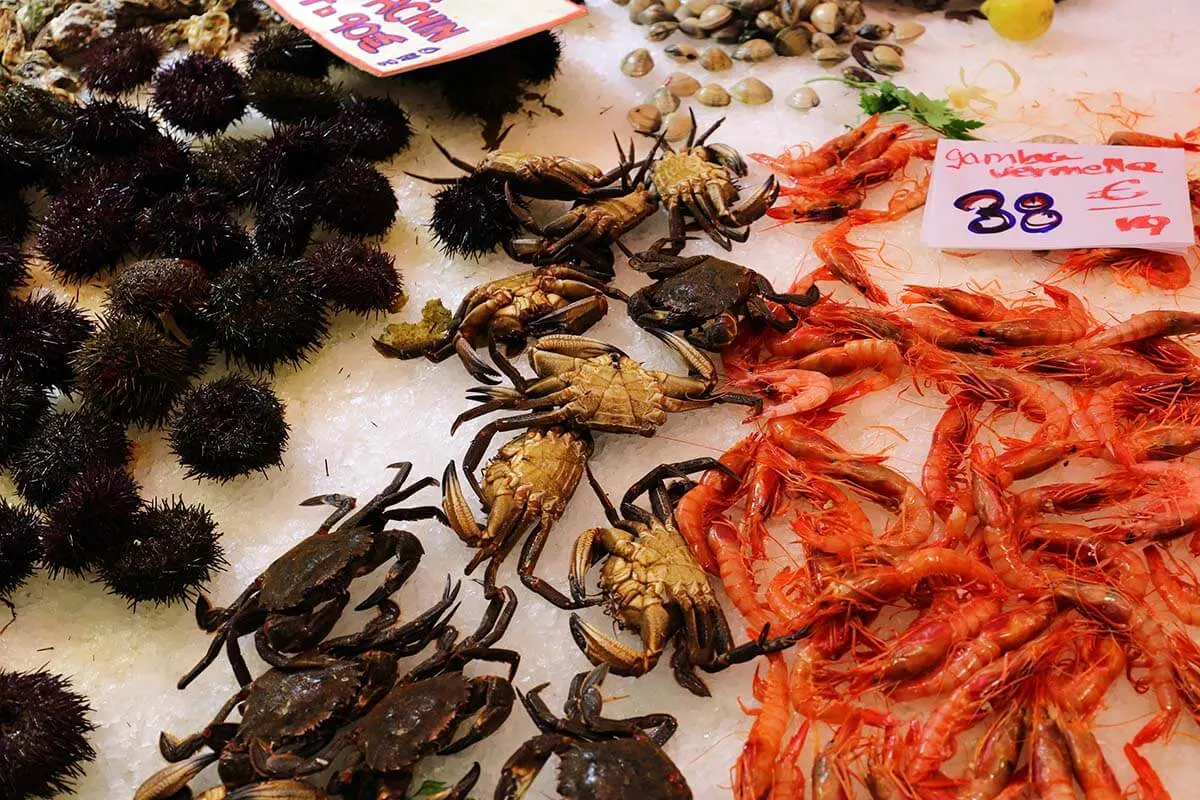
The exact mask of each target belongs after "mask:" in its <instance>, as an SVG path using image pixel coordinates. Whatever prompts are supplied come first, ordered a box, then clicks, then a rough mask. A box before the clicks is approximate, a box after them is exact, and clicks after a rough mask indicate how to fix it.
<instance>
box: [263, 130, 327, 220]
mask: <svg viewBox="0 0 1200 800" xmlns="http://www.w3.org/2000/svg"><path fill="white" fill-rule="evenodd" d="M333 160H334V159H333V147H332V143H331V141H330V137H329V131H328V128H327V126H324V125H320V124H314V123H311V122H298V123H293V124H290V125H281V126H279V127H278V128H276V129H275V133H274V135H272V136H271V137H270V138H268V139H266V140H265V141H263V143H262V145H261V146H260V147H259V148H258V149H257V150H256V151H255V153H254V154H253V156H252V157H251V158H250V161H249V163H248V165H247V168H246V171H245V174H244V176H243V182H242V192H243V194H244V195H245V196H246V197H247V198H248V199H250V200H251V201H253V202H254V203H255V204H257V205H260V206H261V205H262V204H264V203H265V202H268V200H269V198H270V195H272V194H273V193H274V192H276V191H278V190H279V189H281V188H283V187H285V186H296V185H298V184H307V183H308V182H310V181H313V180H315V178H316V177H317V175H319V174H320V173H321V171H322V170H323V169H325V168H326V167H327V166H328V165H330V164H331V163H333Z"/></svg>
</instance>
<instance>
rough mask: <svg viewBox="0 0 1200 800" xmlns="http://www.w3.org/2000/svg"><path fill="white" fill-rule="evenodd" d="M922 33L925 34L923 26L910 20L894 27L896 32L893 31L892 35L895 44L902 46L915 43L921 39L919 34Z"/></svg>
mask: <svg viewBox="0 0 1200 800" xmlns="http://www.w3.org/2000/svg"><path fill="white" fill-rule="evenodd" d="M923 33H925V26H924V25H922V24H921V23H919V22H913V21H912V20H905V21H904V22H901V23H900V24H899V25H897V26H896V30H895V31H894V34H893V35H894V36H895V37H896V41H897V42H900V43H901V44H904V43H906V42H915V41H916V40H917V39H919V38H921V34H923Z"/></svg>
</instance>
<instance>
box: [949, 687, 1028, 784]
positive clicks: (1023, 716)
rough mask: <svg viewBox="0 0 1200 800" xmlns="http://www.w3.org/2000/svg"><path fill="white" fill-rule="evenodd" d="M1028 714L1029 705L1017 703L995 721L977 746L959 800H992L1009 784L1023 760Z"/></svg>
mask: <svg viewBox="0 0 1200 800" xmlns="http://www.w3.org/2000/svg"><path fill="white" fill-rule="evenodd" d="M1029 716H1030V714H1029V708H1028V706H1016V707H1015V708H1010V709H1009V710H1008V711H1006V712H1005V713H1004V714H1003V715H1001V716H1000V718H999V719H997V720H996V721H995V722H993V723H992V725H991V727H989V728H988V730H987V732H986V733H985V734H984V735H983V738H982V739H980V740H979V744H978V745H977V746H976V748H975V754H974V755H973V756H972V757H971V763H970V766H969V767H968V768H967V782H966V784H965V785H964V786H963V787H962V788H961V789H959V791H958V794H957V795H955V798H956V800H992V798H994V797H996V796H997V795H998V794H1000V792H1002V791H1003V790H1004V787H1005V786H1008V784H1009V781H1011V780H1012V776H1013V773H1014V772H1016V770H1017V762H1018V761H1020V760H1021V750H1022V748H1023V747H1024V746H1025V737H1026V735H1027V734H1028V732H1029Z"/></svg>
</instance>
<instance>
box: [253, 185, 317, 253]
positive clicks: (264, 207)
mask: <svg viewBox="0 0 1200 800" xmlns="http://www.w3.org/2000/svg"><path fill="white" fill-rule="evenodd" d="M313 197H314V192H313V189H312V187H311V186H308V185H306V184H293V185H286V186H281V187H279V188H278V189H275V190H274V191H272V192H271V193H270V194H269V195H268V196H267V198H266V199H265V200H264V201H262V202H260V203H257V204H256V206H255V213H254V250H255V252H256V253H258V254H259V255H265V256H274V257H275V258H298V257H299V256H300V254H301V253H303V252H304V248H305V247H307V246H308V241H309V238H310V237H311V236H312V232H313V228H314V227H316V224H317V204H316V203H315V202H314V200H313Z"/></svg>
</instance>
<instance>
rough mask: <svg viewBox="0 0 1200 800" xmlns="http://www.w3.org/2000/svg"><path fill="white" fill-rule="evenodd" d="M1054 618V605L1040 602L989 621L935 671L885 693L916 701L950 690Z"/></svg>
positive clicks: (1029, 639)
mask: <svg viewBox="0 0 1200 800" xmlns="http://www.w3.org/2000/svg"><path fill="white" fill-rule="evenodd" d="M1054 615H1055V608H1054V603H1053V602H1052V601H1050V600H1039V601H1038V602H1036V603H1030V604H1028V605H1024V606H1019V607H1017V608H1014V609H1012V610H1011V611H1007V612H1005V613H1004V614H1001V615H1000V616H998V617H995V618H994V619H991V620H988V621H987V622H985V623H983V625H982V626H981V628H980V630H979V635H978V636H977V637H975V638H974V639H972V640H971V641H969V642H967V643H966V644H965V645H963V646H961V647H960V648H959V649H958V650H957V651H956V652H955V653H954V654H953V656H951V658H950V660H949V661H947V662H946V663H945V664H943V665H942V666H941V667H940V668H938V670H937V671H936V672H934V673H932V674H930V675H928V676H926V677H925V678H922V679H921V680H918V681H910V682H908V683H903V684H900V685H899V686H897V687H895V688H894V689H892V690H890V691H889V692H888V694H889V695H890V696H891V697H892V698H894V699H896V700H916V699H918V698H921V697H932V696H934V695H939V694H945V693H946V692H950V691H953V690H954V689H955V688H957V687H959V686H961V685H962V684H963V683H965V682H966V680H967V679H968V678H969V677H970V676H971V675H973V674H975V673H976V672H977V671H978V670H980V669H982V668H983V667H986V666H987V665H988V664H991V663H993V662H995V661H996V659H998V658H1000V657H1001V656H1002V655H1003V654H1004V653H1007V652H1009V651H1011V650H1014V649H1016V648H1018V647H1021V646H1023V645H1025V644H1026V643H1027V642H1030V641H1032V640H1033V639H1034V638H1035V637H1037V636H1039V635H1041V634H1042V632H1043V631H1045V630H1046V628H1048V627H1049V626H1050V623H1051V622H1052V621H1053V619H1054Z"/></svg>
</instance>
